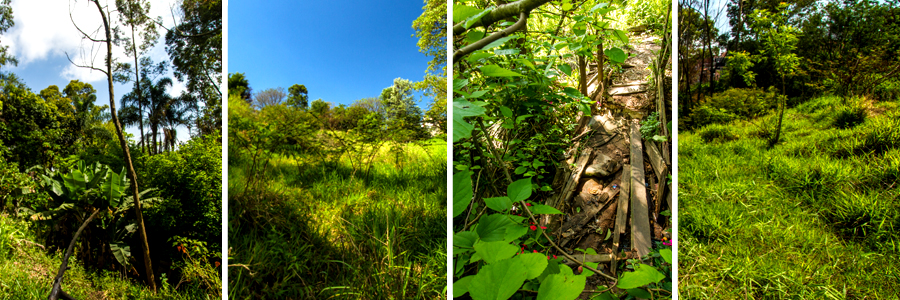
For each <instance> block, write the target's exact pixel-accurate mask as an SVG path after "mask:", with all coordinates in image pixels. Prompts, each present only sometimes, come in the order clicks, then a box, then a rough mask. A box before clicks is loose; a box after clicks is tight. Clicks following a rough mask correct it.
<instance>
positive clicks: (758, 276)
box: [678, 97, 900, 299]
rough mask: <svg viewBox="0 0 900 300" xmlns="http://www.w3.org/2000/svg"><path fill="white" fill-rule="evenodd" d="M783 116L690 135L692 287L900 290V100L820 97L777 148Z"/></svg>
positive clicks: (816, 294) (688, 276)
mask: <svg viewBox="0 0 900 300" xmlns="http://www.w3.org/2000/svg"><path fill="white" fill-rule="evenodd" d="M860 110H861V111H862V112H860ZM848 115H849V116H848ZM771 119H772V118H771V115H770V116H767V117H762V118H759V119H756V120H751V121H742V122H736V123H732V124H729V125H727V126H722V125H711V126H709V127H706V128H701V129H698V130H697V131H696V132H687V133H682V134H680V135H679V160H680V162H679V170H678V171H679V178H680V180H679V203H680V204H679V220H680V221H679V228H681V230H680V231H679V238H680V242H679V246H680V247H681V248H680V249H679V280H680V281H679V284H680V286H679V291H680V296H681V297H683V299H898V297H900V264H898V263H897V262H898V261H900V247H898V246H900V176H898V174H900V110H898V109H897V103H893V102H887V103H873V102H871V101H868V100H866V99H848V100H844V99H841V98H837V97H822V98H817V99H813V100H810V101H808V102H807V103H804V104H801V105H799V106H798V107H797V108H795V109H789V110H787V111H786V112H785V118H784V121H785V124H784V129H783V130H784V131H783V134H784V139H783V140H782V141H781V143H780V144H778V145H777V146H775V147H774V148H772V149H770V150H767V147H766V139H765V134H760V132H761V131H765V130H766V129H765V128H766V123H767V121H770V120H771ZM723 137H726V138H723Z"/></svg>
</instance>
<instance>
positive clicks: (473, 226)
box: [453, 1, 671, 299]
mask: <svg viewBox="0 0 900 300" xmlns="http://www.w3.org/2000/svg"><path fill="white" fill-rule="evenodd" d="M670 4H671V3H670V2H668V1H645V2H641V3H634V4H628V5H625V4H622V3H616V2H604V1H575V2H565V1H563V2H557V1H516V2H511V3H508V4H504V5H499V6H493V5H494V3H492V2H485V1H455V3H454V14H453V18H454V19H453V23H454V24H455V25H454V26H453V30H454V41H453V42H454V46H455V47H454V49H456V50H455V52H454V76H455V78H454V80H453V99H454V100H453V108H454V116H453V118H454V120H453V122H454V129H453V141H454V142H455V144H454V162H453V164H454V169H455V170H454V172H455V174H454V175H453V187H454V197H453V224H454V225H453V226H454V237H453V241H454V251H453V256H454V270H453V280H454V282H455V283H454V285H453V287H454V289H453V295H454V297H463V298H465V297H471V298H472V299H508V298H509V299H533V298H534V297H535V296H536V298H537V299H551V298H552V299H575V298H576V297H579V296H580V297H582V298H584V297H593V298H599V299H613V298H619V297H629V296H628V295H634V297H644V298H649V297H663V298H665V297H668V296H670V294H671V292H670V291H671V274H670V273H661V272H667V271H669V269H668V265H667V264H669V263H671V260H670V259H671V255H666V254H671V252H670V251H669V250H670V249H666V247H665V246H663V245H662V244H661V243H660V244H659V245H656V246H658V247H659V248H657V249H655V250H654V251H653V252H651V253H652V254H651V255H650V257H645V260H643V262H644V263H638V261H641V260H640V259H636V260H635V261H634V262H633V264H631V265H628V266H627V267H626V264H625V263H624V262H623V263H620V264H621V267H620V268H621V269H631V270H633V271H634V272H622V274H621V275H620V276H618V277H613V276H611V275H608V273H609V271H605V270H606V268H605V265H606V263H604V264H600V263H597V262H586V263H583V264H582V263H580V261H581V260H579V259H576V257H579V255H581V254H584V253H588V254H597V251H600V249H599V247H598V246H599V245H592V246H591V247H595V248H598V249H593V248H588V249H579V250H580V251H581V252H579V253H580V254H579V253H571V251H565V249H561V248H560V247H558V246H557V245H556V243H555V242H554V241H556V242H558V241H559V240H558V239H557V238H555V237H554V238H550V236H549V235H548V232H549V231H550V230H552V229H548V227H546V226H551V225H548V222H546V220H548V219H549V218H548V217H549V216H547V215H554V214H563V212H561V211H560V210H559V209H557V208H556V207H553V206H551V205H545V204H547V203H546V202H545V201H546V199H548V198H551V197H555V196H553V195H555V194H556V193H565V192H566V191H563V190H562V187H560V186H558V183H555V182H554V176H559V174H558V171H560V170H562V169H565V168H567V167H568V166H564V164H565V159H566V157H565V156H564V155H565V154H566V152H567V150H568V148H569V146H570V145H571V144H572V143H574V141H573V139H577V138H575V137H576V134H577V133H579V132H582V129H585V130H586V129H587V128H589V127H592V128H593V127H596V126H594V125H590V126H588V124H587V120H589V119H591V117H592V116H595V115H599V113H598V109H599V106H600V105H601V104H602V105H607V106H609V105H611V103H612V101H611V100H612V99H611V97H610V96H609V89H610V86H611V84H612V83H611V82H612V79H611V78H610V77H609V75H611V74H614V73H620V72H622V70H623V69H624V68H627V67H626V66H625V64H623V63H624V62H625V60H626V59H628V58H629V55H628V54H627V53H628V52H632V51H631V50H633V48H631V41H630V38H629V36H630V33H629V32H628V31H627V30H629V29H631V30H632V31H633V32H642V31H647V30H651V31H652V33H651V34H652V35H654V36H656V37H657V38H658V39H657V40H658V41H661V44H662V49H667V48H666V40H667V37H668V34H667V31H666V30H667V29H666V28H667V27H668V24H667V23H666V21H665V20H666V19H667V17H668V11H669V8H670V6H669V5H670ZM631 26H634V27H633V28H631ZM666 53H667V51H666V50H662V51H659V53H654V56H656V55H658V60H654V61H653V64H652V65H651V66H649V67H648V68H653V71H652V72H649V73H652V74H655V75H657V76H653V79H652V80H653V81H654V82H655V83H661V82H664V81H665V79H664V78H666V77H665V70H666V65H667V64H668V63H667V61H668V59H667V56H666ZM595 65H598V66H600V67H599V71H595V70H591V69H592V68H593V67H594V66H595ZM591 73H597V74H595V75H594V76H589V75H590V74H591ZM605 76H606V77H605ZM648 77H649V76H648ZM655 83H654V85H656V84H655ZM654 88H660V89H659V90H664V89H662V88H661V86H659V85H657V86H655V87H654ZM659 97H660V98H661V99H662V98H665V95H664V94H660V95H659ZM658 103H665V100H661V101H659V102H658ZM657 108H660V110H662V112H658V113H656V115H655V117H654V118H653V119H647V120H646V121H645V122H644V129H643V132H645V134H644V135H645V137H646V139H648V140H649V141H654V140H661V141H665V140H666V139H667V138H668V135H667V134H666V133H665V132H666V131H665V129H664V128H666V126H665V125H663V124H666V123H667V122H668V118H666V117H665V113H664V112H665V111H666V110H665V108H664V106H657ZM579 123H582V124H580V126H579ZM591 124H593V123H591ZM579 149H580V148H579ZM545 225H546V226H545ZM580 229H581V228H578V229H577V230H580ZM610 235H611V234H610ZM629 250H630V249H629ZM660 253H663V254H662V255H661V254H660ZM617 254H618V249H614V250H613V254H612V255H613V256H615V255H617ZM654 258H659V259H654ZM567 261H568V265H567V264H566V262H567ZM573 262H574V263H575V264H574V265H573V264H572V263H573ZM598 269H599V270H598ZM600 270H604V271H600ZM583 293H584V294H583ZM651 293H652V294H653V296H651Z"/></svg>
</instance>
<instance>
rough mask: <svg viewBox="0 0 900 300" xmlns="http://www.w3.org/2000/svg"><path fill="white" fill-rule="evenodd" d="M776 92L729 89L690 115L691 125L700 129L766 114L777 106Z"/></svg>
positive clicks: (710, 99) (713, 97)
mask: <svg viewBox="0 0 900 300" xmlns="http://www.w3.org/2000/svg"><path fill="white" fill-rule="evenodd" d="M777 100H778V95H777V94H776V93H775V91H774V90H769V91H768V92H767V91H763V90H759V89H729V90H726V91H724V92H722V93H718V94H715V95H713V96H712V97H711V98H709V100H708V101H707V102H706V103H704V104H703V105H701V106H700V107H697V108H696V109H695V110H694V111H692V112H691V114H690V120H691V123H692V124H691V125H692V126H693V127H694V128H700V127H703V126H706V125H709V124H723V123H728V122H731V121H733V120H736V119H752V118H756V117H758V116H761V115H764V114H766V113H767V112H768V111H769V110H770V109H772V108H774V107H775V106H776V104H777Z"/></svg>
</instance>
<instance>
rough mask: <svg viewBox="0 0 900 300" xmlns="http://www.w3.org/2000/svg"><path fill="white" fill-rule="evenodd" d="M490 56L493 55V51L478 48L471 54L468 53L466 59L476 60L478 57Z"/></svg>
mask: <svg viewBox="0 0 900 300" xmlns="http://www.w3.org/2000/svg"><path fill="white" fill-rule="evenodd" d="M491 56H494V53H493V52H488V51H484V50H479V51H475V52H474V53H472V54H471V55H469V56H468V57H466V60H468V61H469V62H476V61H478V60H479V59H482V58H488V57H491Z"/></svg>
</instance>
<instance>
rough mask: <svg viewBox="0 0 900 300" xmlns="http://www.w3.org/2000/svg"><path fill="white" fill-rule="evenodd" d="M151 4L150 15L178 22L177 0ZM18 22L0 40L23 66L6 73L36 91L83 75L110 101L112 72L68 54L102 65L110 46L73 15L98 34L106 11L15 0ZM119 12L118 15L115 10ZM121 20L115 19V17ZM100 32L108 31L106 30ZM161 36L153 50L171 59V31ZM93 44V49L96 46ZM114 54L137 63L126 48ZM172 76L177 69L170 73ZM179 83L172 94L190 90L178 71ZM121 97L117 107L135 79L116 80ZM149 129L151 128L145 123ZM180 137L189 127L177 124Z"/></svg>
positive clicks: (104, 0) (102, 101) (100, 100)
mask: <svg viewBox="0 0 900 300" xmlns="http://www.w3.org/2000/svg"><path fill="white" fill-rule="evenodd" d="M149 2H150V4H151V12H150V14H151V15H153V16H162V18H163V24H165V25H166V26H167V27H172V25H173V24H174V18H173V16H172V15H171V10H170V7H171V6H173V5H175V2H176V0H149ZM100 3H101V4H102V5H112V6H113V7H114V6H115V2H114V1H112V0H100ZM10 6H11V7H12V9H13V18H14V21H15V25H14V26H13V27H11V28H10V29H9V30H8V31H7V32H6V33H4V34H3V35H2V36H0V45H2V46H9V51H10V52H11V53H12V54H13V55H14V56H16V58H17V59H18V60H19V65H18V66H11V65H10V66H5V67H4V68H3V69H0V71H2V72H12V73H15V74H16V75H17V76H19V77H20V78H22V80H23V81H24V82H25V84H26V85H27V86H28V87H29V88H31V90H32V91H33V92H35V93H39V92H40V91H41V90H42V89H44V88H47V87H48V86H50V85H56V86H58V87H59V89H60V90H62V89H63V88H65V86H66V85H67V84H68V83H69V81H70V80H73V79H78V80H81V81H83V82H87V83H90V84H91V85H92V86H93V87H94V89H95V90H97V102H95V104H97V105H109V89H108V88H107V81H106V75H104V74H103V73H100V72H97V71H91V70H88V69H82V68H77V67H75V66H73V65H72V64H71V63H70V62H69V60H68V59H67V58H66V54H67V53H68V54H69V56H70V57H72V60H74V61H75V62H77V63H80V64H90V63H91V58H94V59H93V63H94V64H95V65H97V66H102V64H103V58H104V56H105V55H106V46H105V45H102V44H93V45H92V43H91V42H89V41H84V40H82V38H81V34H80V33H79V32H78V30H77V29H76V28H75V26H74V25H73V24H72V21H71V20H70V19H69V14H70V13H71V14H72V18H73V19H74V20H75V22H76V23H77V24H78V25H79V26H80V27H81V28H82V29H83V30H84V31H86V32H88V33H94V32H95V30H96V29H98V28H100V26H102V23H101V22H100V14H99V12H97V8H96V7H95V6H93V4H90V5H89V3H88V2H87V1H77V2H75V1H58V3H56V2H54V4H52V5H50V4H48V3H47V2H46V1H24V0H17V1H12V3H10ZM114 15H115V14H114ZM116 20H117V19H115V18H114V20H113V21H114V22H115V21H116ZM99 33H102V31H100V32H99ZM160 35H161V38H160V40H159V41H158V42H157V44H156V47H154V48H153V49H152V50H151V51H150V53H149V55H150V57H151V58H153V60H154V61H162V60H168V55H167V54H166V52H165V38H164V37H163V36H164V35H165V31H164V30H163V29H160ZM91 47H93V50H94V51H93V52H92V51H91V50H92V48H91ZM113 55H114V57H116V58H117V59H120V60H125V61H130V62H133V61H134V60H133V59H132V58H128V57H126V56H125V55H124V50H123V49H122V48H120V47H114V48H113ZM169 76H171V73H170V75H169ZM172 78H173V80H174V84H173V87H172V88H170V89H169V94H171V95H173V96H177V95H179V94H181V91H183V90H184V89H185V85H184V83H181V82H178V81H177V80H176V79H175V78H174V76H172ZM113 88H114V91H115V97H116V103H117V104H116V106H117V108H121V104H119V103H120V102H119V99H121V97H122V95H124V94H126V93H128V92H130V91H131V89H132V84H130V83H129V84H115V85H114V86H113ZM145 129H146V128H145ZM177 130H178V140H179V141H186V140H187V139H188V138H189V135H188V130H187V129H186V128H184V127H179V128H177ZM125 131H126V132H129V133H132V134H135V136H137V132H138V129H137V127H127V128H125Z"/></svg>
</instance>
